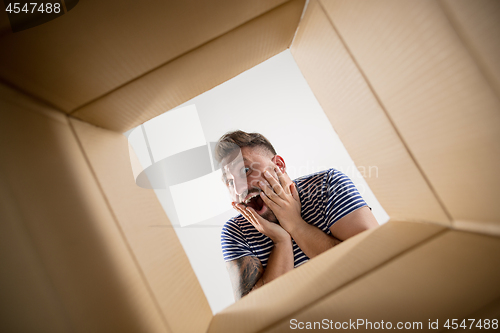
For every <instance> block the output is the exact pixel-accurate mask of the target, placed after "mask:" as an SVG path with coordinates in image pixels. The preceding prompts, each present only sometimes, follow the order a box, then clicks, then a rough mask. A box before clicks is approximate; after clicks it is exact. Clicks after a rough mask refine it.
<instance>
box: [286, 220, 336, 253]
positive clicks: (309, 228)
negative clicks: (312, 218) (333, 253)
mask: <svg viewBox="0 0 500 333" xmlns="http://www.w3.org/2000/svg"><path fill="white" fill-rule="evenodd" d="M289 232H290V235H291V236H292V238H293V239H294V240H295V242H296V243H297V245H298V246H299V247H300V248H301V249H302V251H303V252H304V253H305V254H306V255H307V256H308V257H309V258H314V257H315V256H317V255H318V254H321V253H323V252H325V251H326V250H329V249H331V248H332V247H334V246H335V245H337V244H340V243H341V242H342V241H340V240H338V239H337V238H335V237H334V236H331V235H327V234H325V233H324V232H323V231H322V230H320V229H319V228H317V227H315V226H313V225H310V224H308V223H307V222H303V223H301V224H299V225H298V226H297V227H295V228H294V229H293V230H290V231H289Z"/></svg>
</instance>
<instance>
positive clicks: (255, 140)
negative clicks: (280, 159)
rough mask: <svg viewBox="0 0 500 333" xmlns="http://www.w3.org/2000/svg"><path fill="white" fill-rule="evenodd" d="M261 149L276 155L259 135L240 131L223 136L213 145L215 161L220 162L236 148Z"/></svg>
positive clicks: (268, 143) (271, 147)
mask: <svg viewBox="0 0 500 333" xmlns="http://www.w3.org/2000/svg"><path fill="white" fill-rule="evenodd" d="M243 147H261V148H264V149H265V150H267V151H268V152H270V153H271V154H272V155H273V156H274V155H276V151H275V150H274V147H273V145H272V144H271V142H269V140H268V139H266V137H265V136H263V135H262V134H260V133H247V132H243V131H240V130H237V131H233V132H228V133H226V134H224V135H223V136H222V137H221V138H220V139H219V141H217V144H216V145H215V159H216V160H217V162H219V163H220V162H221V161H222V160H223V159H224V158H225V157H226V156H228V155H230V154H231V153H232V152H234V151H235V150H236V149H238V148H243Z"/></svg>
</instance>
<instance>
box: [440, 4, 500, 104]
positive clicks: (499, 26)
mask: <svg viewBox="0 0 500 333" xmlns="http://www.w3.org/2000/svg"><path fill="white" fill-rule="evenodd" d="M440 3H441V4H442V6H443V10H444V12H445V14H446V16H447V17H448V19H449V20H450V22H451V24H452V25H453V27H454V28H455V31H456V32H457V34H458V35H459V37H460V39H461V40H462V42H463V43H464V45H465V46H466V47H467V49H468V51H469V52H470V53H471V55H472V56H473V57H474V59H475V61H476V64H477V65H478V67H479V68H480V70H481V72H482V74H483V75H484V76H485V77H486V79H487V80H488V81H489V83H490V84H491V86H492V87H493V88H494V89H495V90H496V93H497V96H498V98H500V61H498V59H499V58H500V19H499V18H500V2H499V1H496V0H477V1H467V0H451V1H450V0H440Z"/></svg>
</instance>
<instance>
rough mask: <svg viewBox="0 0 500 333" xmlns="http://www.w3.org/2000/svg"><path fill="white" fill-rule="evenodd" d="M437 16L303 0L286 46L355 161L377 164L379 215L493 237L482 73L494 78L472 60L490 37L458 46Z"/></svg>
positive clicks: (486, 89)
mask: <svg viewBox="0 0 500 333" xmlns="http://www.w3.org/2000/svg"><path fill="white" fill-rule="evenodd" d="M481 4H482V2H479V3H478V5H477V7H481ZM485 5H490V6H491V4H490V2H487V1H486V2H485ZM454 6H455V5H452V7H454ZM457 6H458V5H457ZM493 7H495V6H493ZM457 11H459V9H457ZM495 12H496V11H492V12H489V13H486V11H485V10H483V11H482V17H486V18H485V20H486V22H489V21H491V22H493V20H494V15H495ZM447 13H448V12H447V11H445V10H443V6H442V5H441V3H440V2H439V1H408V2H404V1H388V2H384V3H382V2H376V1H373V2H359V1H337V0H331V1H315V0H312V1H311V2H310V3H309V7H308V10H307V13H306V16H305V18H304V20H303V21H302V22H301V25H300V26H299V29H298V34H297V38H296V39H295V41H294V44H293V45H292V47H291V50H292V54H293V55H294V57H295V59H296V60H297V63H298V64H299V67H300V68H301V70H302V71H303V73H304V76H305V77H306V79H307V80H308V82H309V84H310V85H311V87H312V89H313V91H314V92H315V94H316V96H317V98H318V100H319V101H320V104H321V105H322V106H323V109H324V110H325V112H326V113H327V115H328V116H329V118H330V120H331V121H332V124H333V126H334V128H335V129H336V130H337V132H338V133H339V136H340V138H341V140H342V141H343V142H344V144H345V145H346V147H347V149H348V151H349V152H350V154H351V156H352V157H353V159H354V161H355V163H356V164H357V165H378V166H379V175H380V177H379V179H373V178H370V179H367V181H368V183H369V185H370V187H371V188H372V190H373V192H374V193H375V195H376V196H377V198H378V199H379V201H380V202H381V204H382V206H384V208H385V209H386V211H387V212H388V214H389V215H390V216H391V217H394V218H404V219H415V220H419V219H421V220H427V221H434V222H438V223H443V224H449V223H450V220H451V221H454V222H452V225H454V226H455V227H463V226H464V225H467V229H468V230H473V229H474V230H476V231H482V232H486V233H495V234H499V233H500V231H499V226H500V224H499V221H500V206H499V205H498V204H497V201H498V198H500V175H499V174H498V172H497V169H498V165H499V162H500V113H499V110H500V100H499V98H498V96H497V94H496V90H495V87H494V85H493V84H492V82H493V81H492V79H491V80H490V78H489V77H487V76H485V75H484V72H485V71H486V72H491V77H496V72H497V71H496V67H495V66H494V65H491V66H490V65H488V64H489V63H490V62H488V61H486V60H485V61H481V62H482V63H483V62H484V64H485V65H484V66H483V65H481V66H479V65H477V63H478V60H477V59H478V57H479V56H478V57H476V56H475V55H476V54H478V55H482V54H483V53H486V54H485V55H484V56H481V59H483V58H484V59H490V58H491V52H486V49H485V47H484V45H486V42H485V40H490V38H491V43H492V44H493V45H497V44H498V38H499V37H500V36H499V35H500V30H497V31H495V32H492V31H490V32H489V33H488V34H486V35H485V36H483V37H482V39H481V42H478V43H476V44H477V45H479V46H476V45H475V44H474V45H472V44H471V45H465V44H464V41H463V39H462V38H461V35H460V34H459V33H457V31H456V30H455V29H454V25H453V24H452V23H451V21H450V18H449V17H448V16H447V15H448V14H447ZM454 22H455V21H454ZM454 24H456V25H460V27H461V30H467V28H468V26H470V25H471V24H469V25H467V24H462V23H461V21H460V20H456V22H455V23H454ZM495 26H496V23H495V24H493V27H495ZM490 27H491V25H490ZM471 34H472V35H473V34H476V31H473V32H472V33H471ZM471 48H473V49H474V52H471V51H470V50H471ZM492 49H493V50H497V49H498V48H496V47H495V46H493V47H492ZM493 54H495V53H494V52H493ZM496 54H497V55H498V52H497V53H496ZM482 68H485V70H482ZM490 68H491V70H490ZM455 221H456V223H455ZM464 221H467V222H464ZM473 221H477V223H476V224H473Z"/></svg>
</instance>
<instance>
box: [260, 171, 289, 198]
mask: <svg viewBox="0 0 500 333" xmlns="http://www.w3.org/2000/svg"><path fill="white" fill-rule="evenodd" d="M264 176H265V177H266V179H267V181H268V182H269V185H271V188H272V189H273V191H274V192H275V193H276V194H277V195H278V196H279V197H280V198H281V199H285V196H284V194H285V191H284V190H283V187H281V185H280V183H279V182H278V180H276V178H274V177H273V176H272V175H271V173H270V172H269V171H266V172H264ZM266 194H267V193H266ZM268 196H269V195H268Z"/></svg>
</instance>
